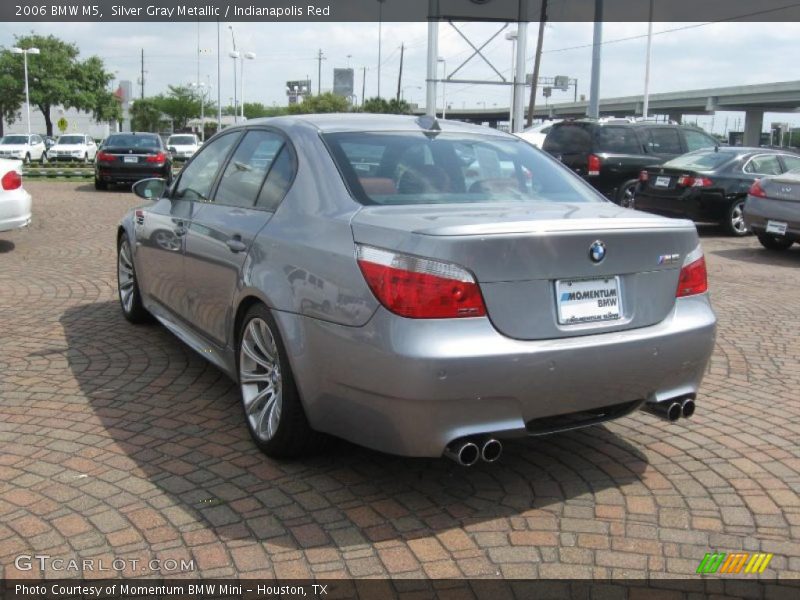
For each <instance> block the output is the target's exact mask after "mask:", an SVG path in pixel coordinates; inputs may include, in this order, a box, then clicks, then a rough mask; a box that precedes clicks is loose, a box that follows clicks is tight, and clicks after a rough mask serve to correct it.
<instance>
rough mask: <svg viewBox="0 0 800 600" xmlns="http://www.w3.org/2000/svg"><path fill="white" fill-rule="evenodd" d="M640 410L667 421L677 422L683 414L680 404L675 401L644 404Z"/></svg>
mask: <svg viewBox="0 0 800 600" xmlns="http://www.w3.org/2000/svg"><path fill="white" fill-rule="evenodd" d="M642 409H643V410H645V411H647V412H649V413H650V414H651V415H655V416H657V417H660V418H662V419H665V420H667V421H677V420H678V419H680V418H681V415H682V414H683V409H682V408H681V403H680V402H678V401H677V400H665V401H663V402H646V403H645V405H644V406H643V407H642Z"/></svg>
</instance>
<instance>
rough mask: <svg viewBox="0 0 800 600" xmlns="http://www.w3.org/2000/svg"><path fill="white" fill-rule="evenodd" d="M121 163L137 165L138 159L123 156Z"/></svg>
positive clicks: (136, 157)
mask: <svg viewBox="0 0 800 600" xmlns="http://www.w3.org/2000/svg"><path fill="white" fill-rule="evenodd" d="M123 161H124V162H126V163H138V162H139V157H138V156H125V157H123Z"/></svg>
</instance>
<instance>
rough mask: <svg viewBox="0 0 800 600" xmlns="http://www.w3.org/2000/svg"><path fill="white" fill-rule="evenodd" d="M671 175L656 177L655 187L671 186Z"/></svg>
mask: <svg viewBox="0 0 800 600" xmlns="http://www.w3.org/2000/svg"><path fill="white" fill-rule="evenodd" d="M669 181H670V178H669V177H656V183H655V187H669Z"/></svg>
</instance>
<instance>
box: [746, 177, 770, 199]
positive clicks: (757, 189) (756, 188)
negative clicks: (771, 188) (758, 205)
mask: <svg viewBox="0 0 800 600" xmlns="http://www.w3.org/2000/svg"><path fill="white" fill-rule="evenodd" d="M748 194H750V195H751V196H755V197H756V198H766V197H767V192H765V191H764V188H763V187H761V180H759V179H756V180H755V181H754V182H753V185H751V186H750V191H749V192H748Z"/></svg>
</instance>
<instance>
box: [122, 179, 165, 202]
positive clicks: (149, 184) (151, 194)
mask: <svg viewBox="0 0 800 600" xmlns="http://www.w3.org/2000/svg"><path fill="white" fill-rule="evenodd" d="M131 189H132V190H133V193H134V194H136V195H137V196H139V198H144V199H145V200H158V199H159V198H161V196H163V195H164V192H165V191H166V189H167V181H166V180H165V179H161V178H160V177H153V178H151V179H140V180H139V181H137V182H136V183H134V184H133V186H132V187H131Z"/></svg>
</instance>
